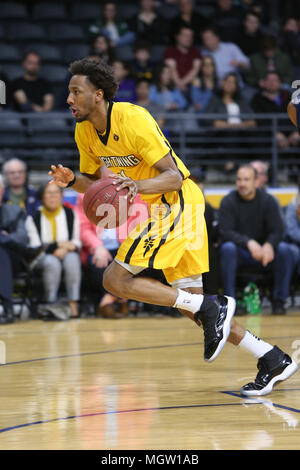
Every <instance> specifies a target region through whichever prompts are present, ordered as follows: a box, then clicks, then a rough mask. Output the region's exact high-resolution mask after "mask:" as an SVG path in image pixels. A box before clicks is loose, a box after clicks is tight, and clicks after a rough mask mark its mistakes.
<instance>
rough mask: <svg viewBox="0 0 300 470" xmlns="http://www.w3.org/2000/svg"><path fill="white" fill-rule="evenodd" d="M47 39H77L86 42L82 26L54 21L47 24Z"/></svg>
mask: <svg viewBox="0 0 300 470" xmlns="http://www.w3.org/2000/svg"><path fill="white" fill-rule="evenodd" d="M49 39H50V40H51V41H52V42H57V41H59V42H61V43H63V42H65V41H69V42H71V41H78V42H86V36H85V34H84V31H83V28H82V27H81V26H79V25H75V24H70V23H54V24H51V25H50V26H49Z"/></svg>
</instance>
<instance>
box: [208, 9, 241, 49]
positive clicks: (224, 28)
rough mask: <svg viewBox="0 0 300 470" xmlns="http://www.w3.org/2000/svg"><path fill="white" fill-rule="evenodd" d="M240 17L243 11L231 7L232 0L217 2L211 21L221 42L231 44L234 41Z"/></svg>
mask: <svg viewBox="0 0 300 470" xmlns="http://www.w3.org/2000/svg"><path fill="white" fill-rule="evenodd" d="M242 17H243V9H242V8H241V7H239V6H237V5H233V3H232V0H217V9H216V12H215V13H214V16H213V21H214V24H215V25H216V26H217V28H218V30H219V33H220V38H221V40H222V41H225V42H232V41H234V40H235V37H236V35H237V32H238V30H239V28H240V26H241V18H242Z"/></svg>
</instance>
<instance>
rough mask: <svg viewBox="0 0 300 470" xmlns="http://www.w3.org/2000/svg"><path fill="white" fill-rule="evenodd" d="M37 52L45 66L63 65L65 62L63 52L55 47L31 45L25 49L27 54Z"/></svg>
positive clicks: (38, 44) (40, 44)
mask: <svg viewBox="0 0 300 470" xmlns="http://www.w3.org/2000/svg"><path fill="white" fill-rule="evenodd" d="M30 51H35V52H37V53H38V54H39V56H40V57H41V61H42V63H43V64H47V63H56V64H58V63H61V62H63V55H62V52H61V50H60V49H59V48H58V47H56V46H55V45H50V44H43V43H38V42H34V43H30V44H28V45H27V46H26V47H25V52H30Z"/></svg>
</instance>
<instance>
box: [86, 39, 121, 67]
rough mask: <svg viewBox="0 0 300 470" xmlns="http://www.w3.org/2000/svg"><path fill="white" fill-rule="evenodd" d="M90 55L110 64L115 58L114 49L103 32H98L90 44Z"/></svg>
mask: <svg viewBox="0 0 300 470" xmlns="http://www.w3.org/2000/svg"><path fill="white" fill-rule="evenodd" d="M91 46H92V47H91V51H90V56H95V57H96V58H97V59H100V60H102V62H105V63H106V64H108V65H111V64H112V63H113V61H114V60H115V57H116V56H115V51H114V49H113V48H112V47H111V45H110V44H109V41H108V39H107V37H106V36H105V35H104V34H98V35H97V36H96V37H95V38H94V39H93V42H92V44H91Z"/></svg>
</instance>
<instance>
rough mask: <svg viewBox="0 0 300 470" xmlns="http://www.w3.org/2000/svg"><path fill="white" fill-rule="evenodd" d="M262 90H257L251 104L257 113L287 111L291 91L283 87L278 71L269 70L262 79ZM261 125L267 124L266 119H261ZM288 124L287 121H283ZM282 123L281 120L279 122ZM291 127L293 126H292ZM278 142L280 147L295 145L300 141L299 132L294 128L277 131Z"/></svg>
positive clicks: (260, 83)
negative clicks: (288, 130)
mask: <svg viewBox="0 0 300 470" xmlns="http://www.w3.org/2000/svg"><path fill="white" fill-rule="evenodd" d="M259 85H260V87H261V90H260V91H259V92H257V93H256V94H255V95H254V97H253V99H252V101H251V106H252V108H253V110H254V112H255V113H286V110H287V106H288V103H289V101H290V93H289V92H288V91H287V90H283V89H281V81H280V77H279V75H278V73H277V72H267V73H266V75H265V77H264V78H263V80H260V82H259ZM258 122H259V124H260V125H265V124H266V120H265V119H263V120H259V121H258ZM282 123H283V124H286V121H283V122H282ZM279 124H281V121H280V122H279ZM291 129H293V128H292V126H291ZM277 143H278V145H279V147H281V148H285V147H289V146H291V145H292V146H295V145H298V143H299V134H298V132H297V131H295V130H294V129H293V130H292V131H291V132H289V133H286V132H285V133H284V132H282V131H278V132H277Z"/></svg>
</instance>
